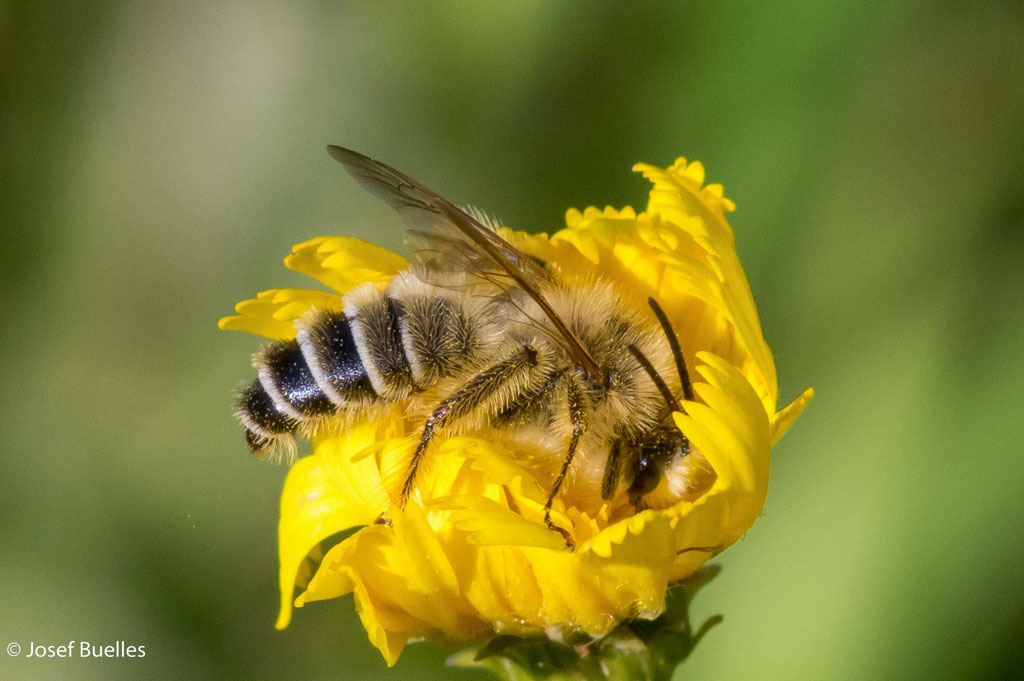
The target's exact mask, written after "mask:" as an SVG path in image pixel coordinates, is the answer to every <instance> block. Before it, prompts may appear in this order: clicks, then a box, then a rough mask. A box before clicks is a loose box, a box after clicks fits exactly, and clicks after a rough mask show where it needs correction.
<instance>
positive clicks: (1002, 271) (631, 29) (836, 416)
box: [0, 1, 1024, 680]
mask: <svg viewBox="0 0 1024 681" xmlns="http://www.w3.org/2000/svg"><path fill="white" fill-rule="evenodd" d="M961 5H964V6H963V7H961ZM0 59H2V62H0V65H2V68H0V225H2V239H0V284H2V294H0V295H2V298H3V301H4V303H3V315H2V317H0V319H2V327H0V328H2V331H0V334H2V341H3V359H2V362H0V378H2V388H3V389H2V391H0V423H2V428H3V439H2V443H3V444H2V447H3V452H4V457H3V473H2V475H0V493H2V501H0V506H2V510H0V555H2V559H0V584H2V587H3V598H2V605H0V644H4V645H6V643H7V642H8V641H18V642H20V643H21V644H22V645H23V646H25V645H26V644H27V643H28V641H35V642H36V643H44V644H58V643H61V642H63V641H65V640H67V639H75V640H79V641H81V640H88V641H92V642H103V643H110V642H113V641H117V640H124V641H126V642H128V643H130V644H131V643H134V644H137V645H138V644H142V645H145V646H146V651H147V654H146V657H145V658H144V659H142V660H124V659H121V660H79V659H74V660H42V661H40V660H26V659H24V657H21V658H9V657H8V656H7V655H4V654H0V678H3V679H15V678H17V679H45V678H75V679H120V678H141V677H145V678H152V679H179V678H190V679H207V678H209V679H282V678H296V679H305V678H318V679H329V678H334V679H367V678H386V679H392V680H397V679H406V678H418V679H439V678H447V679H482V678H484V677H483V676H482V675H481V674H477V673H474V672H470V671H461V670H455V671H453V670H447V669H445V668H444V666H443V661H444V658H445V656H446V654H447V652H446V651H444V650H442V649H441V648H439V647H437V646H434V645H433V644H420V645H413V646H412V647H410V648H409V649H408V650H407V652H406V653H405V655H404V656H403V658H402V660H401V661H400V662H399V665H398V667H397V668H396V669H395V670H393V671H391V672H386V671H385V667H384V664H383V662H382V661H381V659H380V656H379V655H378V654H377V652H376V651H375V650H374V649H373V648H371V646H370V644H369V643H368V642H367V640H366V637H365V634H364V633H363V631H362V629H361V627H360V625H359V622H358V619H357V617H356V615H355V613H354V611H353V607H352V602H351V599H342V600H339V601H332V602H328V603H323V604H315V605H312V606H309V607H306V608H303V609H302V610H300V611H298V612H297V613H296V618H295V620H294V622H293V624H292V626H291V627H290V628H289V629H288V630H287V631H285V632H283V633H279V632H276V631H275V630H274V629H273V621H274V617H275V615H276V609H277V587H276V571H277V558H276V522H277V503H278V498H279V492H280V488H281V483H282V480H283V479H284V476H285V472H286V471H285V468H283V467H280V466H274V465H270V464H265V463H259V462H257V461H255V460H252V459H251V457H249V455H248V454H247V453H246V449H245V445H244V444H243V442H242V431H241V429H240V428H239V427H238V426H237V425H236V424H235V422H234V420H233V418H232V416H231V408H232V405H231V392H232V390H233V389H234V388H235V386H236V385H237V384H238V383H239V382H240V381H242V380H243V379H248V378H249V377H250V376H251V373H252V372H251V368H250V365H249V354H250V353H251V352H252V351H253V350H254V349H255V348H256V347H257V346H258V341H257V339H255V338H254V337H251V336H247V335H245V334H239V333H226V332H219V331H218V330H217V328H216V320H217V318H218V317H220V316H222V315H224V314H228V313H230V312H231V309H232V306H233V304H234V303H235V302H236V301H238V300H240V299H243V298H247V297H249V296H251V295H252V294H254V293H255V292H256V291H258V290H261V289H265V288H271V287H276V286H290V285H292V286H293V285H299V286H302V285H307V282H305V281H304V280H303V278H302V277H300V276H299V275H296V274H294V273H291V272H288V271H286V270H285V269H284V268H283V266H282V265H281V263H280V259H281V257H282V256H284V255H285V254H286V253H287V252H288V251H289V249H290V247H291V245H292V244H293V243H296V242H299V241H302V240H305V239H307V238H309V237H312V236H316V235H320V234H340V233H344V234H351V235H355V236H362V237H365V238H369V239H372V240H375V241H377V242H379V243H381V244H383V245H386V246H390V247H399V245H400V235H401V229H400V227H399V223H398V221H397V220H396V219H395V217H394V216H392V215H391V214H390V212H389V211H388V209H387V208H385V207H382V206H380V205H378V204H377V203H375V202H374V200H373V199H372V198H370V197H368V195H365V194H364V193H363V192H362V191H361V190H360V189H358V188H357V187H356V186H355V184H354V183H353V182H351V181H350V180H349V178H348V177H347V176H346V175H345V174H344V172H343V171H342V169H341V168H340V167H339V166H338V165H337V164H336V163H335V162H333V161H332V160H331V159H330V158H329V157H328V156H327V154H326V153H325V152H324V145H325V144H327V143H337V144H343V145H346V146H351V147H353V148H355V149H358V150H361V151H364V152H366V153H369V154H371V155H374V156H377V157H379V158H382V159H384V160H387V161H388V162H390V163H392V164H394V165H396V166H398V167H399V168H401V169H403V170H405V171H407V172H409V173H410V174H411V175H412V176H414V177H416V178H419V179H421V180H423V181H424V182H426V183H427V184H428V185H429V186H431V187H433V188H436V189H438V190H439V191H441V192H442V193H444V194H445V195H447V196H449V197H451V198H452V199H453V200H456V201H458V202H465V203H473V204H475V205H479V206H482V207H484V208H486V209H488V210H489V211H492V212H494V213H495V214H497V215H499V216H500V217H501V218H503V219H504V220H505V221H506V222H507V223H509V224H511V225H514V226H516V227H519V228H523V229H528V230H534V231H540V230H547V231H552V230H554V229H556V228H558V227H559V225H560V223H561V221H562V218H563V215H564V211H565V209H566V208H567V207H569V206H579V207H582V206H585V205H590V204H597V205H604V204H613V205H616V206H620V205H623V204H632V205H634V206H642V205H643V204H644V201H645V197H646V192H647V184H646V183H645V182H644V181H643V179H642V178H640V177H639V176H635V175H633V174H631V173H630V172H629V168H630V166H631V165H632V164H633V163H634V162H636V161H641V160H643V161H648V162H652V163H658V164H668V163H670V162H671V161H672V160H673V159H674V158H675V157H676V156H678V155H686V156H687V157H689V158H697V159H700V160H702V161H703V162H704V163H705V165H706V166H707V168H708V170H709V173H708V176H709V181H711V182H722V183H724V184H725V187H726V193H727V195H728V196H729V197H731V198H732V199H734V200H735V201H736V202H737V203H738V204H739V209H738V211H737V212H736V213H734V214H733V216H732V222H733V225H734V227H735V229H736V232H737V238H738V247H739V251H740V255H741V257H742V259H743V262H744V263H745V265H746V268H747V273H748V275H749V278H750V282H751V286H752V288H753V290H754V294H755V297H756V299H757V302H758V306H759V309H760V313H761V317H762V320H763V323H764V331H765V335H766V337H767V339H768V341H769V343H770V344H771V346H772V348H773V350H774V352H775V355H776V359H777V362H778V368H779V376H780V388H781V393H782V398H783V400H784V401H788V400H789V399H792V398H793V397H795V396H796V395H797V394H799V392H800V391H802V390H803V389H804V388H806V387H808V386H814V387H815V388H816V389H817V391H818V395H817V397H816V399H815V401H814V402H813V403H812V404H811V406H810V408H809V409H808V410H807V411H806V412H805V414H804V415H803V416H802V417H801V418H800V420H799V421H798V422H797V424H796V426H795V427H794V428H793V429H792V430H791V431H790V433H789V434H788V435H787V436H786V438H785V439H784V440H783V441H782V443H781V444H780V445H779V446H778V447H777V448H776V449H775V450H774V470H773V476H772V488H771V492H770V494H769V497H768V502H767V505H766V507H765V511H764V515H763V517H762V518H761V519H760V520H759V521H758V522H757V524H756V525H755V527H754V529H753V531H752V532H750V533H749V535H748V536H747V537H746V538H745V539H744V540H743V541H741V542H740V543H739V544H737V545H736V546H734V547H733V548H731V549H730V550H729V551H728V552H726V553H725V554H723V555H722V556H721V557H720V558H719V559H718V561H717V562H718V563H720V564H721V565H722V566H723V567H724V570H723V572H722V574H721V575H720V576H719V578H718V579H717V580H716V581H715V582H713V583H712V584H711V586H709V587H708V588H707V589H706V590H705V591H704V592H702V594H701V595H700V597H699V599H698V601H697V602H696V604H695V606H694V607H695V618H696V620H697V621H698V622H699V621H702V620H703V619H705V618H706V617H709V616H711V615H713V614H716V613H723V614H724V615H725V621H724V623H723V624H721V625H720V626H718V627H717V628H716V629H714V630H713V631H712V632H711V634H710V635H709V636H708V637H707V638H706V639H705V640H704V641H703V642H702V643H701V645H700V646H699V647H698V648H697V650H696V652H695V653H694V655H693V657H692V658H691V659H690V660H689V661H688V663H687V664H686V665H685V666H684V673H682V674H680V675H678V678H694V679H703V680H718V679H722V680H726V679H730V680H731V679H759V680H763V679H823V678H828V679H975V678H977V679H982V678H984V679H989V678H1014V677H1016V678H1021V677H1022V676H1024V653H1022V648H1024V520H1022V518H1024V451H1022V450H1024V446H1022V444H1024V426H1022V412H1024V390H1022V387H1024V380H1022V379H1024V350H1022V348H1024V302H1022V300H1024V295H1022V292H1024V272H1022V270H1024V162H1022V160H1021V152H1022V150H1024V8H1022V5H1021V4H1019V3H1016V2H1014V3H1011V2H1005V3H998V2H996V3H984V4H982V5H978V6H974V7H971V8H970V9H967V8H966V5H965V3H958V2H948V3H942V2H900V3H889V2H808V1H802V2H799V1H798V2H767V3H756V4H755V3H733V2H726V3H716V2H701V3H659V4H650V5H642V6H634V5H633V4H632V3H629V4H627V3H623V4H618V5H611V4H597V3H583V2H577V3H560V2H559V3H556V2H515V3H512V2H509V3H477V2H462V3H443V4H426V3H412V2H409V3H404V2H383V3H382V2H359V3H346V4H336V3H330V2H321V3H310V4H300V3H258V2H239V3H230V2H220V3H208V2H180V3H121V2H90V3H72V2H59V3H58V2H14V3H10V2H5V3H3V4H0ZM23 654H24V653H23Z"/></svg>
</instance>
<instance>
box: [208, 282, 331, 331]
mask: <svg viewBox="0 0 1024 681" xmlns="http://www.w3.org/2000/svg"><path fill="white" fill-rule="evenodd" d="M341 307H342V303H341V296H338V295H336V294H334V293H327V292H325V291H313V290H310V289H295V288H275V289H270V290H269V291H262V292H260V293H257V294H256V297H255V298H251V299H249V300H243V301H242V302H240V303H238V304H237V305H235V312H237V313H238V314H237V315H232V316H230V317H222V318H221V319H220V320H219V321H218V322H217V326H218V327H220V328H221V329H229V330H237V331H248V332H249V333H254V334H256V335H258V336H266V337H267V338H273V339H274V340H292V339H293V338H295V320H296V319H298V318H299V317H301V316H302V315H303V314H305V313H306V311H307V310H309V309H311V308H318V309H322V310H334V311H339V310H341Z"/></svg>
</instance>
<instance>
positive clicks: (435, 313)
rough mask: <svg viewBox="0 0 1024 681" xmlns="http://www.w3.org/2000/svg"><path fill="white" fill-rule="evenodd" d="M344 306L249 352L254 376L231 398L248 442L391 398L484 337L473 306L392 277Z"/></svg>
mask: <svg viewBox="0 0 1024 681" xmlns="http://www.w3.org/2000/svg"><path fill="white" fill-rule="evenodd" d="M344 303H345V308H344V311H343V312H317V313H314V314H312V315H311V316H309V317H307V318H306V319H304V320H303V322H302V324H301V328H300V329H299V332H298V335H297V337H296V340H293V341H281V342H277V343H272V344H270V345H267V346H266V347H264V348H263V349H262V350H260V352H258V353H257V354H256V356H255V364H256V368H257V370H258V376H259V378H257V380H255V381H253V382H252V383H250V384H249V385H247V386H246V387H245V388H243V390H242V391H241V393H240V394H239V397H238V405H237V410H236V414H237V416H238V418H239V420H240V421H241V422H242V425H244V426H245V429H246V442H247V443H248V445H249V448H250V449H251V450H252V451H253V453H254V454H262V453H264V452H265V451H266V450H267V449H269V448H270V447H271V446H272V445H273V444H274V443H275V442H277V441H279V440H281V439H284V438H288V437H290V435H291V433H293V432H294V431H295V430H297V429H298V428H299V427H300V426H301V425H302V424H303V423H305V422H310V421H315V420H317V419H320V418H323V417H328V416H331V415H333V414H335V413H337V412H338V411H339V410H354V409H359V408H361V407H367V406H370V405H373V404H376V403H378V402H394V401H397V400H402V399H405V398H406V397H408V396H409V395H410V394H412V393H413V392H415V391H417V390H422V389H425V388H429V387H430V386H432V385H434V384H435V383H436V382H437V381H439V380H440V379H442V378H444V377H446V376H451V375H453V374H454V373H456V372H457V371H458V370H459V369H460V367H462V366H463V365H464V364H465V362H467V361H470V360H471V359H472V358H473V357H474V356H475V355H476V354H477V353H478V352H479V350H480V347H481V345H482V344H483V343H484V342H485V339H484V338H483V337H482V335H481V333H480V329H479V326H480V324H479V322H480V320H478V319H475V317H477V316H478V315H477V313H474V312H473V311H472V310H470V309H468V308H467V306H466V305H464V304H463V302H462V301H461V300H460V299H458V298H456V297H453V296H451V295H450V294H448V293H446V292H442V291H439V290H438V289H435V288H433V287H429V286H427V285H425V284H422V283H420V282H419V281H418V280H416V279H415V278H413V277H412V276H411V275H407V274H403V275H399V276H398V277H397V278H396V279H395V281H394V282H392V284H391V285H390V286H389V287H388V289H387V291H386V292H381V291H379V290H378V289H377V288H376V287H375V286H373V285H372V284H366V285H363V286H360V287H358V288H356V289H354V290H352V291H350V292H349V293H348V294H346V295H345V297H344Z"/></svg>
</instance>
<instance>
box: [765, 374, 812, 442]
mask: <svg viewBox="0 0 1024 681" xmlns="http://www.w3.org/2000/svg"><path fill="white" fill-rule="evenodd" d="M812 397H814V388H808V389H807V390H805V391H803V393H801V394H800V396H799V397H797V398H796V399H795V400H793V401H792V402H790V403H789V405H788V406H786V407H784V408H783V409H782V410H781V411H779V413H777V414H776V415H775V418H774V419H772V444H773V445H774V444H775V443H776V442H778V441H779V439H780V438H781V437H782V436H783V435H785V434H786V431H787V430H789V427H790V426H791V425H793V422H794V421H796V417H797V416H800V414H801V412H803V410H804V407H806V406H807V404H808V403H809V402H810V401H811V398H812Z"/></svg>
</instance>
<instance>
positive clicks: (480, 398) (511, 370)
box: [398, 345, 540, 508]
mask: <svg viewBox="0 0 1024 681" xmlns="http://www.w3.org/2000/svg"><path fill="white" fill-rule="evenodd" d="M539 363H540V361H539V355H538V352H537V351H536V350H535V349H534V348H532V347H530V346H529V345H524V346H523V347H522V348H520V349H519V351H518V352H516V353H515V354H514V355H512V356H511V357H509V358H508V359H505V360H502V361H501V362H498V363H497V364H494V365H492V366H490V367H488V368H486V369H484V370H483V371H481V372H480V373H478V374H477V375H476V376H474V377H473V378H471V379H469V382H467V383H466V384H465V385H464V386H462V387H461V388H460V389H458V390H456V391H455V392H454V393H452V394H451V395H449V396H448V397H446V398H445V399H444V400H442V401H441V403H440V404H439V405H438V406H437V408H436V409H434V411H433V412H431V414H430V416H428V417H427V421H426V423H424V424H423V432H422V434H421V435H420V442H419V445H417V447H416V451H415V452H414V453H413V455H412V460H411V461H410V462H409V470H408V472H407V473H406V475H405V481H404V482H403V483H402V491H401V494H400V496H399V498H398V507H399V508H404V507H405V504H406V502H407V501H408V500H409V496H410V495H411V494H412V491H413V489H415V483H416V471H417V470H418V469H419V466H420V464H421V463H422V462H423V457H424V454H425V453H426V451H427V446H428V445H429V444H430V440H431V439H432V438H433V436H434V434H435V433H436V432H437V431H439V430H441V429H442V428H444V427H446V426H449V425H451V424H452V423H453V422H455V421H458V420H459V419H462V418H465V417H466V416H468V415H470V414H472V413H473V412H474V411H475V410H476V409H477V408H478V407H480V406H481V405H483V404H486V403H487V401H488V400H489V399H490V398H492V397H493V396H494V395H495V394H496V393H497V392H498V391H500V390H502V389H507V386H508V384H509V383H510V382H511V381H514V380H516V379H519V378H520V377H521V376H522V375H523V374H528V373H529V372H530V371H532V370H533V369H534V368H536V367H537V366H538V364H539Z"/></svg>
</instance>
